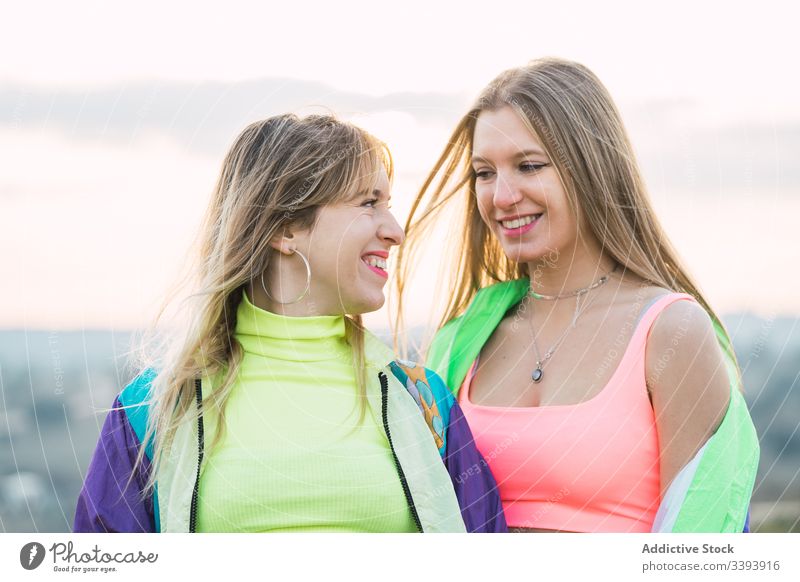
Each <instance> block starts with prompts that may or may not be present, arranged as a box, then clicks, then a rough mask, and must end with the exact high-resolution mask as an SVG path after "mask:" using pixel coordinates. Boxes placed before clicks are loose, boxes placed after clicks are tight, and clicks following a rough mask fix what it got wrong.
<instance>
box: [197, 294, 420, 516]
mask: <svg viewBox="0 0 800 582" xmlns="http://www.w3.org/2000/svg"><path fill="white" fill-rule="evenodd" d="M242 297H243V299H242V301H241V302H240V304H239V307H238V309H237V313H236V317H237V323H236V331H235V335H236V339H237V340H238V341H239V342H240V343H241V345H242V347H243V348H244V359H243V362H242V367H241V369H240V371H239V375H238V377H237V379H236V384H235V385H234V387H233V391H232V393H231V396H230V398H229V400H228V403H227V405H226V431H227V432H226V437H225V438H224V440H223V441H222V443H221V444H220V445H219V446H218V447H216V448H214V449H213V450H211V451H210V452H209V454H208V457H207V460H206V461H205V463H204V467H203V472H202V474H201V477H200V486H199V492H198V512H197V531H206V532H263V531H343V532H407V531H408V532H410V531H416V527H415V525H414V521H413V518H412V516H411V513H410V511H409V508H408V505H407V504H406V500H405V496H404V495H403V489H402V486H401V484H400V480H399V477H398V475H397V470H396V469H395V465H394V461H393V459H392V454H391V450H390V449H389V443H388V441H387V439H386V436H385V434H384V432H383V428H382V426H380V425H379V424H378V423H377V422H376V419H374V417H373V416H372V415H371V414H369V413H367V414H366V415H365V416H364V420H363V422H361V424H358V420H359V412H360V408H359V401H358V399H357V391H358V389H357V386H356V381H355V374H354V371H353V364H352V356H351V349H350V346H349V345H348V344H347V342H346V340H345V323H344V318H343V317H342V316H322V317H284V316H280V315H276V314H274V313H270V312H268V311H265V310H263V309H260V308H258V307H255V306H254V305H253V304H252V303H251V302H250V301H249V299H248V298H247V294H246V293H242ZM217 423H218V418H217V416H216V415H215V414H213V413H209V414H207V415H206V417H205V424H206V426H207V427H208V429H209V432H210V433H212V434H213V431H215V430H216V426H217ZM209 442H210V441H209Z"/></svg>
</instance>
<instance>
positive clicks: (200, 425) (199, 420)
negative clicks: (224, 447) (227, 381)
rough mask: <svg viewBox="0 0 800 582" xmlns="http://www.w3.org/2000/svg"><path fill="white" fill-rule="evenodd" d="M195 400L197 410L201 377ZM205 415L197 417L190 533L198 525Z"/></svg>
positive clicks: (196, 387) (200, 390)
mask: <svg viewBox="0 0 800 582" xmlns="http://www.w3.org/2000/svg"><path fill="white" fill-rule="evenodd" d="M194 390H195V400H196V401H197V410H198V411H199V410H200V409H201V408H202V406H203V388H202V384H201V381H200V379H199V378H198V379H196V380H195V381H194ZM203 443H204V435H203V415H202V414H201V415H200V416H198V417H197V475H196V477H195V479H194V489H193V490H192V507H191V513H190V514H189V533H195V529H196V527H197V491H198V489H199V488H200V466H201V465H202V464H203Z"/></svg>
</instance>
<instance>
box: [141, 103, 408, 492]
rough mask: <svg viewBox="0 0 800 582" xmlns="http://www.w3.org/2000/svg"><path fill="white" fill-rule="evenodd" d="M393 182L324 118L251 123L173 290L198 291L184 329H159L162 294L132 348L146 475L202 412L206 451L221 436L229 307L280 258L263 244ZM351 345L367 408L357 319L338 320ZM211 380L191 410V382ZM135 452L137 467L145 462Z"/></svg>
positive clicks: (364, 141)
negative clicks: (148, 376) (142, 405)
mask: <svg viewBox="0 0 800 582" xmlns="http://www.w3.org/2000/svg"><path fill="white" fill-rule="evenodd" d="M381 168H383V169H385V170H386V173H387V174H388V176H389V179H390V180H392V174H393V168H392V158H391V154H390V152H389V150H388V148H387V147H386V145H385V144H384V143H383V142H381V141H379V140H378V139H376V138H375V137H373V136H372V135H370V134H369V133H367V132H366V131H364V130H363V129H361V128H358V127H356V126H354V125H352V124H350V123H346V122H343V121H340V120H337V119H336V118H335V117H333V116H329V115H311V116H307V117H304V118H299V117H297V116H296V115H292V114H286V115H278V116H275V117H271V118H269V119H266V120H263V121H258V122H256V123H253V124H251V125H249V126H248V127H247V128H245V129H244V131H242V133H241V134H240V135H239V136H238V137H237V138H236V140H235V141H234V143H233V145H232V146H231V148H230V150H229V151H228V153H227V155H226V156H225V160H224V161H223V163H222V171H221V173H220V175H219V179H218V181H217V183H216V187H215V188H214V191H213V194H212V196H211V200H210V203H209V205H208V208H207V211H206V213H205V216H204V219H203V221H202V224H201V226H200V228H199V230H198V231H197V236H196V238H195V242H194V245H193V252H192V258H193V260H191V261H190V262H189V266H188V268H187V269H186V272H185V274H184V276H183V277H182V278H181V279H179V283H178V284H177V286H176V287H184V286H188V287H189V288H193V289H194V290H195V291H194V293H192V294H191V295H189V297H188V301H185V302H184V304H183V305H182V307H183V308H185V309H186V311H187V317H186V318H185V323H184V324H182V325H179V326H178V327H176V328H173V329H171V330H169V331H168V332H166V333H165V332H164V331H163V330H160V329H159V323H160V321H161V320H162V317H163V315H164V313H165V311H166V309H167V307H168V306H169V305H170V304H172V303H173V300H174V299H175V296H176V295H177V293H175V292H174V290H173V291H172V292H170V293H168V295H167V297H166V298H165V301H164V303H163V304H162V306H161V309H160V310H159V312H158V314H157V315H156V317H155V319H154V321H153V323H152V325H151V327H150V328H149V329H148V330H147V332H146V333H145V334H144V336H143V338H142V340H141V341H140V345H139V348H138V350H137V354H138V358H137V360H136V366H137V369H140V370H141V369H148V368H150V369H153V370H155V371H156V376H155V377H154V379H153V381H152V387H151V392H150V399H149V402H148V404H149V415H148V423H147V433H146V435H145V437H144V439H143V442H144V443H148V442H152V443H153V445H154V446H153V459H152V466H151V472H150V478H149V480H148V483H147V487H146V488H145V489H144V491H143V494H144V493H145V492H147V491H148V490H151V489H152V488H153V487H154V486H155V483H156V480H157V479H156V478H157V474H158V467H159V466H160V464H161V460H162V458H163V455H164V454H165V451H166V450H167V449H168V447H169V444H170V442H171V440H172V438H173V437H174V435H175V432H176V431H177V429H178V428H179V427H180V426H181V425H182V424H183V423H185V422H192V423H197V419H198V417H199V416H200V415H201V414H203V413H204V412H205V411H206V410H208V409H209V408H213V409H214V410H215V411H217V413H218V415H219V423H218V427H219V430H217V432H216V434H215V437H214V440H213V442H212V443H211V448H213V447H214V446H215V445H216V444H218V443H219V442H220V441H221V439H222V438H223V435H224V433H225V404H226V402H227V400H228V397H229V396H230V393H231V389H232V388H233V386H234V383H235V380H236V376H237V373H238V371H239V367H240V364H241V362H242V355H243V352H242V347H241V345H240V344H239V342H238V341H237V340H236V338H235V335H234V331H235V327H236V310H237V306H238V304H239V302H240V301H241V299H242V293H243V290H244V288H245V286H246V285H247V284H249V283H250V282H251V281H252V280H254V279H256V278H257V277H259V276H260V274H261V273H262V272H264V271H265V270H267V269H269V268H270V266H271V265H272V264H273V259H274V257H275V255H276V253H277V251H275V250H274V249H272V247H271V246H270V245H269V242H270V240H272V239H273V237H274V236H276V234H279V233H281V232H282V231H283V230H284V229H286V228H287V227H289V226H293V227H297V228H312V227H313V225H314V222H315V218H316V215H317V210H318V209H320V208H321V207H323V206H325V205H328V204H331V203H334V202H338V201H341V200H347V199H350V198H352V197H354V196H357V195H359V194H361V193H363V192H371V191H372V190H373V189H374V188H375V185H376V183H377V180H378V176H379V172H380V169H381ZM345 330H346V338H347V341H348V343H349V344H350V345H351V347H352V353H353V366H354V369H355V371H356V378H357V381H358V384H359V394H360V395H361V398H360V400H361V403H362V417H363V413H364V406H365V403H366V399H365V395H366V378H365V373H364V367H365V356H364V333H363V332H364V330H363V327H362V323H361V316H360V315H358V314H356V315H349V316H346V317H345ZM203 376H209V377H214V378H218V381H217V382H215V385H214V390H213V391H211V393H210V394H207V395H206V396H205V398H204V400H203V402H202V407H201V408H199V409H198V407H197V406H196V404H195V387H194V383H195V379H197V378H202V377H203ZM144 452H145V447H144V446H142V447H140V451H139V455H138V457H137V460H136V465H137V467H138V466H139V465H140V464H141V463H142V462H143V459H144Z"/></svg>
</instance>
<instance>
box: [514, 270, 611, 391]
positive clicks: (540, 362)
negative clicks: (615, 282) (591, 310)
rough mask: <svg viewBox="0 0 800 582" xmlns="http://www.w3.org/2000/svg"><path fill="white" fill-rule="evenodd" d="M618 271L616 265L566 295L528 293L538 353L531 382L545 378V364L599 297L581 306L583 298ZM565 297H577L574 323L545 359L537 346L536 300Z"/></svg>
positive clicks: (531, 321)
mask: <svg viewBox="0 0 800 582" xmlns="http://www.w3.org/2000/svg"><path fill="white" fill-rule="evenodd" d="M616 270H617V265H614V268H613V269H611V271H610V272H609V273H608V274H606V275H603V276H602V277H600V279H598V280H597V281H596V282H594V283H592V284H591V285H589V286H588V287H584V288H583V289H578V290H577V291H572V292H570V293H566V294H564V295H541V294H539V293H535V292H534V291H533V290H530V291H529V292H528V297H531V298H532V299H533V301H532V302H531V318H530V320H529V323H530V330H531V340H532V341H533V349H534V351H535V352H536V367H535V368H534V369H533V371H532V372H531V380H533V382H534V383H536V384H538V383H539V382H541V381H542V378H544V366H545V364H546V363H547V361H548V360H549V359H550V358H551V357H552V356H553V354H554V353H555V351H556V350H557V349H558V347H559V346H560V345H561V343H562V342H563V341H564V339H565V338H566V337H567V334H568V333H569V332H570V331H572V329H573V328H574V327H575V325H576V324H577V322H578V318H579V317H580V316H581V315H583V313H584V312H585V311H586V309H588V307H589V306H590V305H591V304H592V303H593V302H594V300H595V299H596V298H597V295H594V296H592V297H591V299H590V298H588V297H587V298H585V299H584V301H583V305H581V298H583V297H585V296H586V294H587V293H589V291H591V290H592V289H596V288H597V287H600V286H601V285H603V284H604V283H606V282H607V281H608V277H609V275H610V274H611V273H613V272H614V271H616ZM564 297H576V299H575V313H573V315H572V322H571V323H570V324H569V325H568V326H567V329H565V330H564V332H563V333H562V334H561V335H560V336H559V338H558V339H557V340H556V342H555V343H554V344H553V345H552V346H551V347H550V349H549V350H547V352H545V354H544V357H541V356H540V355H539V346H537V345H536V334H535V332H534V330H533V315H534V314H533V304H534V303H536V299H547V300H553V299H561V298H564Z"/></svg>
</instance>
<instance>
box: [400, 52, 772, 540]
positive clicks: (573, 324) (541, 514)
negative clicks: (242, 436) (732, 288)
mask: <svg viewBox="0 0 800 582" xmlns="http://www.w3.org/2000/svg"><path fill="white" fill-rule="evenodd" d="M453 211H455V212H461V214H456V216H461V217H463V218H460V219H458V220H460V222H457V223H455V226H453V219H452V218H451V216H452V214H451V212H453ZM445 216H447V217H448V218H447V219H445V218H444V217H445ZM445 220H447V223H448V227H449V228H451V229H452V230H453V231H454V232H457V233H458V239H457V240H458V241H459V242H458V244H456V245H455V247H454V253H453V254H452V255H451V256H448V257H447V258H446V261H445V264H448V265H451V266H452V267H453V272H452V279H451V280H450V281H449V282H448V283H446V284H445V285H443V287H442V288H444V289H448V290H452V292H451V293H450V295H449V297H448V302H447V307H446V312H445V314H444V316H443V317H442V320H441V324H440V330H439V331H438V333H437V334H436V336H435V338H434V341H433V344H432V346H431V348H430V352H429V358H428V365H429V366H431V367H432V368H434V369H435V370H436V371H437V372H439V373H440V374H441V375H442V376H443V378H444V379H445V382H446V383H447V385H448V386H450V388H451V389H452V390H453V391H454V394H456V395H457V398H458V401H459V403H460V404H461V406H462V409H463V410H464V414H465V416H466V418H467V420H468V421H469V423H470V425H471V427H472V431H473V434H474V435H475V441H476V443H477V445H478V448H479V449H480V450H481V451H482V452H483V453H484V454H485V455H486V456H487V460H488V461H489V465H490V467H491V470H492V472H493V473H494V476H495V477H496V479H497V481H498V485H499V488H500V493H501V497H502V500H503V506H504V509H505V514H506V519H507V521H508V524H509V527H510V528H513V529H514V530H516V531H530V532H535V531H572V532H650V531H658V532H664V531H702V532H728V531H742V530H746V529H747V527H748V526H747V515H748V506H749V500H750V495H751V492H752V489H753V484H754V480H755V474H756V468H757V465H758V441H757V438H756V434H755V430H754V427H753V424H752V421H751V419H750V416H749V413H748V411H747V408H746V405H745V402H744V399H743V397H742V392H741V375H740V372H739V369H738V365H737V363H736V356H735V354H734V352H733V348H732V346H731V342H730V340H729V337H728V334H727V332H726V331H725V328H724V327H723V325H722V323H721V321H720V319H719V317H718V316H717V315H716V314H715V312H714V311H713V309H712V308H711V306H710V305H709V304H708V302H707V301H706V299H705V298H704V297H703V295H702V293H701V292H700V290H699V289H698V287H697V285H696V284H695V283H694V282H693V280H692V278H691V277H690V276H689V274H688V273H687V271H686V269H685V268H684V267H683V265H682V264H681V261H680V259H679V258H678V255H677V253H676V252H675V251H674V249H673V248H672V246H671V245H670V243H669V241H668V238H667V236H666V234H665V233H664V231H663V229H662V228H661V226H660V225H659V222H658V219H657V217H656V214H655V212H654V210H653V208H652V205H651V203H650V200H649V198H648V195H647V192H646V189H645V186H644V182H643V180H642V179H641V176H640V174H639V170H638V168H637V164H636V161H635V156H634V153H633V149H632V147H631V145H630V142H629V140H628V137H627V135H626V132H625V130H624V127H623V124H622V121H621V119H620V116H619V113H618V112H617V109H616V107H615V105H614V103H613V101H612V99H611V97H610V96H609V94H608V92H607V91H606V89H605V88H604V87H603V85H602V83H601V82H600V81H599V80H598V79H597V77H596V76H595V75H594V74H593V73H592V72H591V71H589V70H588V69H587V68H586V67H584V66H582V65H580V64H578V63H574V62H570V61H565V60H560V59H542V60H538V61H534V62H532V63H531V64H530V65H528V66H525V67H521V68H518V69H512V70H509V71H506V72H504V73H502V74H501V75H500V76H498V77H497V78H496V79H495V80H494V81H492V83H490V84H489V86H488V87H487V88H486V89H485V90H484V91H483V93H482V94H481V96H480V98H479V99H478V101H477V103H476V105H475V106H474V107H473V108H472V109H471V110H470V111H469V112H468V113H467V114H466V115H465V116H464V117H463V118H462V120H461V121H460V123H459V124H458V126H457V127H456V129H455V132H454V133H453V135H452V137H451V139H450V142H449V144H448V146H447V148H446V149H445V151H444V153H443V154H442V156H441V158H440V159H439V161H438V163H437V164H436V166H435V167H434V169H433V171H432V172H431V174H430V176H429V178H428V180H427V181H426V183H425V185H424V187H423V188H422V191H421V192H420V194H419V196H418V198H417V200H416V201H415V203H414V205H413V207H412V211H411V215H410V217H409V219H408V223H407V229H406V230H407V234H408V240H407V242H406V244H405V245H404V247H403V248H402V249H401V250H400V254H399V259H398V260H399V262H400V274H399V277H398V279H397V283H398V290H399V295H400V301H398V304H397V305H398V309H400V310H402V308H403V297H404V295H405V293H406V290H407V282H408V279H409V276H410V274H411V271H412V269H413V265H414V264H415V259H416V257H417V256H418V254H419V252H420V250H422V249H427V243H426V241H427V238H428V235H429V234H430V233H431V232H432V231H433V230H434V229H435V228H443V223H444V221H445ZM501 445H502V446H501ZM496 451H501V452H499V453H497V454H495V452H496Z"/></svg>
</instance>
